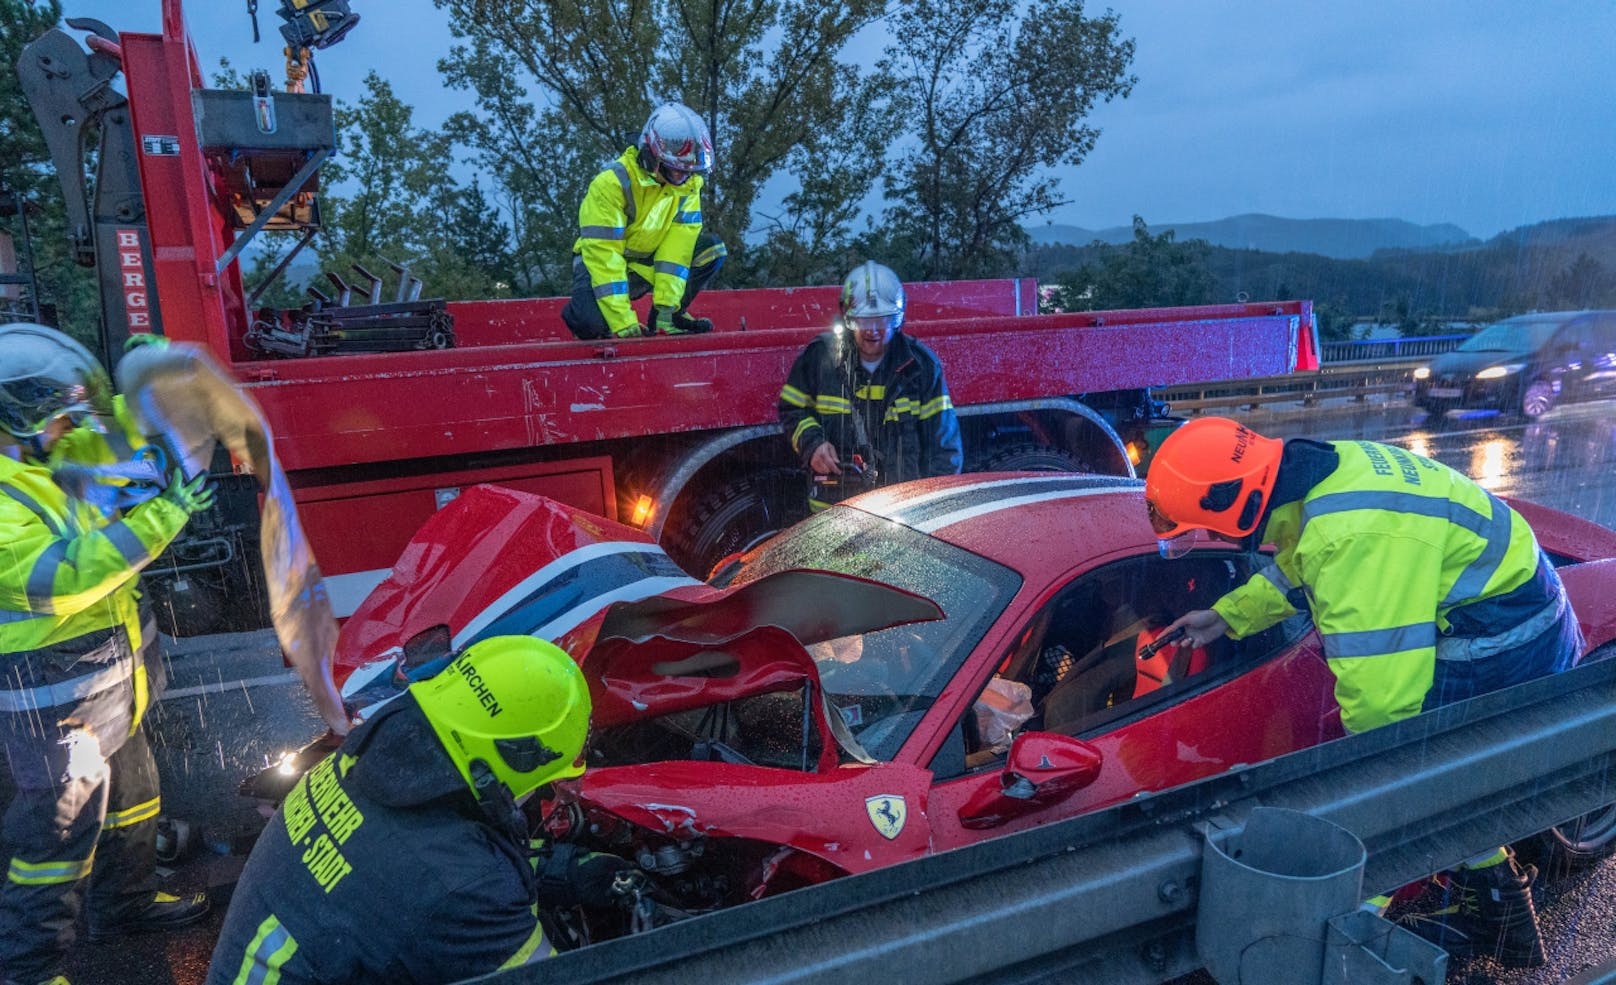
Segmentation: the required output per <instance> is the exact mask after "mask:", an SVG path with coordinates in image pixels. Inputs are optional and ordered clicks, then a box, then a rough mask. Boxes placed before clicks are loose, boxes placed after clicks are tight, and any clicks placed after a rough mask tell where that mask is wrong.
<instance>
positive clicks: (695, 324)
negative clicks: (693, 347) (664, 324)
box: [669, 311, 713, 335]
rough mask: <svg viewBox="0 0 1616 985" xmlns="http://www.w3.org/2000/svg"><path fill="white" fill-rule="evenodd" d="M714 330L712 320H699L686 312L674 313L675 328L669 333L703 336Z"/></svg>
mask: <svg viewBox="0 0 1616 985" xmlns="http://www.w3.org/2000/svg"><path fill="white" fill-rule="evenodd" d="M712 330H713V320H712V319H711V318H697V317H695V316H694V315H692V314H690V313H689V312H686V311H675V312H674V313H673V328H671V329H669V331H672V332H676V333H680V334H683V335H703V334H706V333H707V332H711V331H712Z"/></svg>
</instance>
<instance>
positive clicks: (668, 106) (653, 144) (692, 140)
mask: <svg viewBox="0 0 1616 985" xmlns="http://www.w3.org/2000/svg"><path fill="white" fill-rule="evenodd" d="M640 154H641V163H642V164H646V165H648V167H647V170H655V169H656V168H658V167H662V168H667V169H669V170H672V171H683V172H685V173H686V174H706V173H707V172H709V171H711V170H712V169H713V138H712V136H711V135H710V134H709V133H708V132H707V124H706V122H705V121H703V120H702V118H701V117H700V116H698V115H696V111H695V110H693V109H691V108H690V107H689V106H685V105H682V104H680V103H663V104H662V105H661V106H658V107H657V108H656V109H654V110H652V111H651V118H650V119H648V120H646V121H645V129H644V130H641V131H640ZM681 180H682V179H681ZM676 183H677V182H676Z"/></svg>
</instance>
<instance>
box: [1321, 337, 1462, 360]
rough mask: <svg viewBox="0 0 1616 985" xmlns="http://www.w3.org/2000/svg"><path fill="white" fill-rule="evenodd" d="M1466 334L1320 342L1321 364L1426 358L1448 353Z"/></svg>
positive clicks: (1456, 346) (1457, 345) (1455, 347)
mask: <svg viewBox="0 0 1616 985" xmlns="http://www.w3.org/2000/svg"><path fill="white" fill-rule="evenodd" d="M1468 338H1470V336H1469V335H1414V336H1409V337H1407V338H1398V339H1362V340H1360V341H1357V342H1326V343H1324V347H1323V348H1324V363H1325V365H1329V364H1331V363H1348V362H1376V361H1380V360H1387V359H1393V360H1403V359H1419V358H1429V357H1431V356H1435V355H1438V354H1440V353H1443V352H1452V351H1453V350H1454V349H1457V348H1458V347H1459V343H1461V342H1463V341H1464V340H1465V339H1468Z"/></svg>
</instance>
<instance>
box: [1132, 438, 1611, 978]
mask: <svg viewBox="0 0 1616 985" xmlns="http://www.w3.org/2000/svg"><path fill="white" fill-rule="evenodd" d="M1145 499H1146V505H1147V508H1148V511H1149V516H1150V522H1151V525H1152V526H1153V527H1154V528H1155V530H1156V534H1157V536H1158V537H1159V538H1161V543H1162V550H1163V553H1164V554H1166V555H1168V556H1172V555H1174V554H1176V553H1178V552H1179V551H1180V550H1181V549H1182V548H1183V547H1184V546H1186V544H1187V542H1188V541H1189V540H1190V539H1191V537H1192V535H1194V534H1195V533H1196V532H1198V531H1209V532H1210V533H1212V534H1213V535H1215V536H1217V537H1219V538H1220V539H1226V540H1231V541H1240V542H1244V543H1245V544H1246V545H1247V546H1248V547H1250V548H1255V547H1256V545H1257V544H1260V543H1271V544H1273V545H1275V547H1276V548H1277V549H1278V553H1277V554H1276V555H1275V556H1274V560H1273V563H1271V564H1269V565H1268V566H1267V567H1265V568H1263V569H1262V570H1261V571H1259V572H1257V574H1255V575H1253V576H1252V577H1251V579H1250V580H1248V581H1247V582H1246V583H1245V584H1244V585H1242V586H1240V587H1238V588H1236V589H1234V590H1233V591H1231V592H1229V593H1228V594H1226V595H1224V596H1223V597H1222V598H1220V599H1219V600H1218V601H1217V602H1215V603H1213V606H1212V608H1211V609H1204V610H1198V611H1195V612H1190V613H1188V614H1186V615H1184V616H1182V617H1180V618H1179V619H1178V620H1176V621H1175V622H1174V623H1173V624H1172V625H1171V626H1169V627H1168V631H1169V632H1171V631H1172V630H1174V629H1177V628H1179V627H1183V628H1184V629H1185V630H1186V634H1185V638H1184V639H1183V640H1182V641H1181V642H1180V643H1179V645H1180V646H1205V645H1207V644H1208V643H1210V642H1212V641H1213V640H1215V639H1217V638H1219V637H1220V636H1223V635H1225V634H1227V635H1229V636H1232V637H1234V638H1236V639H1238V638H1240V637H1243V636H1248V635H1250V634H1252V633H1256V632H1259V631H1261V630H1263V629H1266V628H1267V627H1269V626H1272V625H1274V624H1275V623H1277V622H1279V621H1280V620H1282V619H1284V618H1286V617H1288V616H1290V615H1292V614H1294V613H1296V612H1298V611H1300V610H1302V609H1304V608H1305V609H1310V610H1311V612H1312V617H1313V622H1314V624H1315V625H1316V626H1317V627H1318V631H1319V635H1320V636H1321V637H1322V639H1323V641H1324V654H1325V658H1326V660H1327V661H1328V663H1329V666H1330V670H1331V671H1332V672H1333V673H1334V675H1335V679H1336V684H1335V695H1336V700H1337V703H1338V704H1339V705H1340V707H1341V721H1342V724H1343V725H1344V726H1345V727H1346V729H1347V731H1348V732H1362V731H1364V730H1365V729H1371V728H1375V727H1377V726H1380V725H1385V724H1388V723H1390V722H1395V721H1399V720H1401V719H1404V718H1408V717H1410V716H1412V715H1416V714H1418V713H1420V712H1421V711H1424V710H1429V709H1431V708H1436V707H1440V706H1442V705H1445V704H1449V703H1451V702H1455V701H1461V700H1464V699H1466V698H1470V697H1473V696H1475V695H1478V694H1482V693H1484V692H1487V691H1493V690H1497V689H1499V688H1504V687H1508V686H1510V685H1513V684H1519V683H1522V682H1524V681H1529V680H1532V679H1533V678H1537V677H1542V676H1544V675H1547V674H1552V673H1558V672H1560V671H1563V670H1566V669H1569V668H1570V667H1572V666H1573V665H1574V664H1575V663H1576V662H1577V660H1578V659H1580V656H1581V653H1582V649H1583V640H1582V634H1581V630H1580V629H1579V628H1578V626H1577V620H1576V616H1575V614H1574V613H1573V612H1572V611H1571V607H1570V605H1569V603H1568V602H1567V600H1566V595H1565V591H1564V589H1563V587H1562V586H1561V584H1560V579H1559V577H1558V576H1557V575H1556V574H1555V571H1554V567H1553V565H1552V564H1551V563H1550V562H1549V560H1548V559H1547V557H1545V556H1544V554H1543V552H1542V551H1541V550H1540V549H1539V547H1538V544H1537V539H1536V538H1535V537H1534V536H1533V533H1532V528H1531V527H1530V526H1528V524H1527V522H1526V520H1525V519H1524V518H1522V517H1521V515H1520V514H1518V513H1516V512H1515V511H1514V510H1512V509H1510V508H1509V507H1508V506H1506V505H1505V504H1504V503H1503V502H1502V501H1501V500H1499V499H1498V498H1497V497H1495V496H1493V495H1492V494H1491V493H1489V492H1487V491H1486V490H1485V489H1482V488H1481V487H1480V486H1478V485H1477V484H1476V483H1474V482H1472V481H1471V480H1470V479H1468V478H1466V477H1465V476H1463V475H1460V474H1459V473H1458V472H1455V471H1454V470H1452V469H1450V468H1448V467H1447V466H1445V465H1442V464H1439V463H1437V462H1433V461H1431V460H1430V459H1427V458H1424V457H1422V456H1419V455H1415V454H1412V453H1411V452H1408V451H1405V450H1404V449H1402V448H1397V447H1393V446H1390V445H1382V444H1377V443H1375V442H1371V441H1329V442H1320V441H1311V440H1306V439H1292V440H1290V441H1280V440H1278V439H1275V438H1267V437H1264V436H1262V435H1260V434H1258V433H1256V432H1255V431H1252V430H1251V429H1250V428H1247V427H1245V426H1244V425H1242V424H1239V423H1236V422H1235V421H1231V420H1227V419H1225V418H1219V417H1207V418H1199V419H1196V420H1193V421H1190V422H1189V423H1188V424H1186V425H1184V426H1183V427H1181V428H1180V429H1179V430H1177V431H1175V432H1174V433H1173V434H1172V435H1171V436H1169V437H1168V438H1167V440H1166V441H1164V442H1163V443H1162V447H1161V450H1160V451H1159V452H1157V454H1156V458H1155V460H1154V461H1152V462H1151V465H1150V472H1149V474H1148V477H1147V479H1146V482H1145ZM1532 875H1533V873H1532V871H1531V870H1529V869H1523V868H1522V867H1521V866H1520V865H1519V864H1518V863H1517V862H1516V861H1515V859H1514V856H1513V855H1512V854H1511V853H1510V852H1509V851H1508V850H1507V849H1499V850H1497V851H1495V852H1490V853H1488V854H1487V855H1485V856H1481V857H1478V858H1475V859H1471V860H1470V861H1469V862H1467V863H1465V865H1464V866H1463V867H1461V868H1460V869H1459V870H1457V871H1455V872H1453V873H1451V874H1450V877H1449V878H1448V879H1447V880H1446V884H1447V886H1448V894H1447V897H1446V898H1445V899H1444V900H1442V901H1441V902H1442V904H1443V905H1441V906H1440V907H1439V911H1438V912H1437V914H1435V919H1418V920H1415V921H1414V922H1413V923H1411V926H1412V928H1413V929H1416V930H1418V931H1420V932H1421V933H1423V934H1425V935H1427V936H1430V937H1432V938H1433V939H1434V940H1436V942H1437V943H1438V944H1440V945H1442V946H1443V947H1446V948H1448V949H1449V950H1454V951H1460V952H1473V953H1491V954H1492V955H1493V956H1495V957H1497V958H1499V959H1500V960H1501V961H1503V963H1505V964H1507V965H1512V966H1531V965H1535V964H1539V963H1541V962H1542V960H1543V950H1542V944H1541V941H1540V938H1539V935H1538V927H1537V917H1536V914H1535V912H1534V911H1533V908H1532V897H1531V893H1530V883H1531V879H1532Z"/></svg>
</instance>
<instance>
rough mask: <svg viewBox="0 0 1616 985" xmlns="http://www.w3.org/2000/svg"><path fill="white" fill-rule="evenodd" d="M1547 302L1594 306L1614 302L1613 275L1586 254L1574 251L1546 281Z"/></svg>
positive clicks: (1558, 305)
mask: <svg viewBox="0 0 1616 985" xmlns="http://www.w3.org/2000/svg"><path fill="white" fill-rule="evenodd" d="M1548 296H1549V303H1550V304H1551V305H1553V306H1554V307H1556V308H1566V309H1574V308H1595V307H1600V306H1603V305H1606V304H1610V303H1612V302H1613V301H1616V277H1612V276H1611V274H1610V271H1608V270H1606V269H1605V265H1604V264H1602V263H1600V262H1599V261H1598V260H1595V259H1594V258H1593V257H1591V256H1589V255H1588V254H1587V253H1579V254H1577V258H1576V259H1575V260H1573V261H1572V262H1571V263H1570V264H1569V265H1568V266H1567V267H1566V268H1565V269H1563V270H1561V271H1560V272H1559V273H1557V274H1555V275H1554V277H1553V278H1552V279H1550V281H1549V287H1548Z"/></svg>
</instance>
